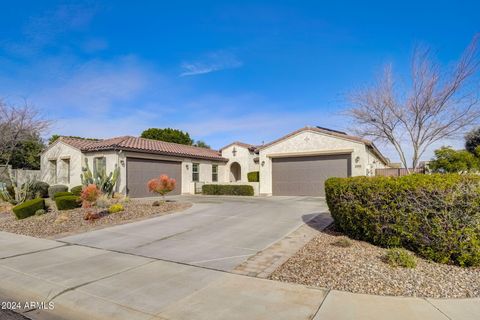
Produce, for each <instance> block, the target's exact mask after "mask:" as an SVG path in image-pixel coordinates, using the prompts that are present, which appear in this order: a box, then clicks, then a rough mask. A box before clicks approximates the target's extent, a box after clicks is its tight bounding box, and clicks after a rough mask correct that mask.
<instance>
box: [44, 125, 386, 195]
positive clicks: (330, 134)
mask: <svg viewBox="0 0 480 320" xmlns="http://www.w3.org/2000/svg"><path fill="white" fill-rule="evenodd" d="M85 161H88V164H89V166H90V168H91V170H92V171H96V170H106V172H111V171H113V170H114V168H115V166H118V167H119V168H120V177H119V181H118V183H117V186H116V189H117V192H121V193H124V194H128V195H129V196H131V197H148V196H150V195H151V194H149V193H148V190H147V188H146V183H147V181H148V180H150V179H151V178H153V177H157V176H159V175H160V174H167V175H169V176H170V177H173V178H175V179H176V180H177V188H176V190H175V191H174V192H172V194H193V193H195V192H196V191H198V190H199V188H200V187H201V185H203V184H205V183H219V184H228V183H234V184H235V183H236V184H251V185H252V186H253V187H254V190H255V194H257V195H312V196H322V195H324V190H323V184H324V182H325V179H327V178H328V177H332V176H337V177H348V176H359V175H374V173H375V169H377V168H385V167H388V160H387V159H386V158H385V157H384V156H383V155H382V154H381V153H380V151H379V150H378V149H377V148H376V147H375V145H374V144H373V143H372V142H370V141H368V140H364V139H361V138H359V137H355V136H351V135H347V134H346V133H344V132H340V131H336V130H331V129H326V128H321V127H304V128H301V129H299V130H297V131H294V132H292V133H290V134H288V135H286V136H284V137H281V138H279V139H277V140H275V141H272V142H270V143H268V144H264V145H261V146H255V145H250V144H246V143H242V142H233V143H231V144H229V145H227V146H225V147H223V148H221V149H220V150H219V151H216V150H210V149H205V148H199V147H194V146H186V145H181V144H175V143H168V142H163V141H156V140H149V139H144V138H138V137H130V136H125V137H116V138H111V139H105V140H85V139H74V138H66V137H61V138H59V139H58V140H57V141H56V142H54V143H53V144H51V145H50V146H49V147H48V148H47V149H46V150H45V151H44V152H43V153H42V155H41V176H42V180H43V181H45V182H48V183H50V184H65V185H67V186H69V187H73V186H76V185H80V184H81V181H80V174H81V173H82V167H83V166H85ZM252 171H259V172H260V182H248V179H247V174H248V172H252Z"/></svg>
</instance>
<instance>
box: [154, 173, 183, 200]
mask: <svg viewBox="0 0 480 320" xmlns="http://www.w3.org/2000/svg"><path fill="white" fill-rule="evenodd" d="M176 183H177V182H176V181H175V179H173V178H169V177H168V176H167V175H165V174H162V175H161V176H160V177H158V178H155V179H152V180H150V181H148V184H147V186H148V190H149V191H150V192H155V193H158V194H159V195H161V196H162V197H164V196H165V195H166V194H167V193H169V192H171V191H173V190H175V185H176Z"/></svg>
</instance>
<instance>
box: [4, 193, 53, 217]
mask: <svg viewBox="0 0 480 320" xmlns="http://www.w3.org/2000/svg"><path fill="white" fill-rule="evenodd" d="M40 209H45V200H43V199H42V198H37V199H33V200H28V201H25V202H24V203H22V204H19V205H18V206H15V207H13V209H12V211H13V213H14V214H15V216H16V217H17V219H25V218H28V217H30V216H33V215H34V214H35V212H37V210H40Z"/></svg>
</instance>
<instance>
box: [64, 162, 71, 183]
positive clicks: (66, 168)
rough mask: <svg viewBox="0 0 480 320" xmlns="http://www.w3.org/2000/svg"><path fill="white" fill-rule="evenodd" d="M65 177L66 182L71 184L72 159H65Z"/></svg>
mask: <svg viewBox="0 0 480 320" xmlns="http://www.w3.org/2000/svg"><path fill="white" fill-rule="evenodd" d="M63 169H64V171H63V177H64V181H65V183H66V184H70V159H64V160H63Z"/></svg>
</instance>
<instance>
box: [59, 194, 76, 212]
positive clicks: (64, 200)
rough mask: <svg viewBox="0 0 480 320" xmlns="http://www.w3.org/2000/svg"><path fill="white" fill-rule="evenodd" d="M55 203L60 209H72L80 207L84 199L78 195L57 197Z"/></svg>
mask: <svg viewBox="0 0 480 320" xmlns="http://www.w3.org/2000/svg"><path fill="white" fill-rule="evenodd" d="M55 204H56V205H57V209H58V210H70V209H75V208H80V207H81V206H82V200H81V199H80V197H78V196H63V197H58V198H55Z"/></svg>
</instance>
